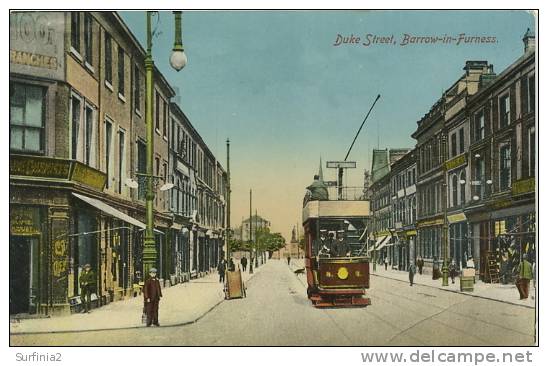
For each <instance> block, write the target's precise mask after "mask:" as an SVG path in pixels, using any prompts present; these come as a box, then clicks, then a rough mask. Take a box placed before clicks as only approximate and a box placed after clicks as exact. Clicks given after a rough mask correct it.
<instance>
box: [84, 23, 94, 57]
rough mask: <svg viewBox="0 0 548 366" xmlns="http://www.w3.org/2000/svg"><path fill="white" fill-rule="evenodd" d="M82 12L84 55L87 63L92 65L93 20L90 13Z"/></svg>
mask: <svg viewBox="0 0 548 366" xmlns="http://www.w3.org/2000/svg"><path fill="white" fill-rule="evenodd" d="M84 14H85V15H84V49H85V55H84V57H85V60H86V62H87V63H88V64H89V65H93V21H92V17H91V14H90V13H84Z"/></svg>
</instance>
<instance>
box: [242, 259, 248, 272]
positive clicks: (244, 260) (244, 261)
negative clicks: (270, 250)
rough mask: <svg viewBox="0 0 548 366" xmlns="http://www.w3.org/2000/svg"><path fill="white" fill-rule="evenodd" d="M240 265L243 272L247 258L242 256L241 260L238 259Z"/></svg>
mask: <svg viewBox="0 0 548 366" xmlns="http://www.w3.org/2000/svg"><path fill="white" fill-rule="evenodd" d="M240 264H241V265H242V271H244V272H245V269H246V268H247V257H246V256H243V257H242V259H240Z"/></svg>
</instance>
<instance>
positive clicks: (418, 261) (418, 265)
mask: <svg viewBox="0 0 548 366" xmlns="http://www.w3.org/2000/svg"><path fill="white" fill-rule="evenodd" d="M423 266H424V260H423V259H422V257H419V259H417V267H419V274H420V275H422V267H423Z"/></svg>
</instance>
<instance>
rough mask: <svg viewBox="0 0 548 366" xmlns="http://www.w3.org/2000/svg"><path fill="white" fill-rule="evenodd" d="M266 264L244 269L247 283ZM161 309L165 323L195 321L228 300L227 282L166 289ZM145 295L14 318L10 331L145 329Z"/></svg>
mask: <svg viewBox="0 0 548 366" xmlns="http://www.w3.org/2000/svg"><path fill="white" fill-rule="evenodd" d="M263 267H264V265H261V266H259V267H258V268H254V273H253V274H249V272H243V273H242V274H243V276H242V277H243V281H244V283H246V284H247V282H248V281H249V280H251V278H252V277H253V276H254V275H255V274H257V273H259V272H260V271H261V269H262V268H263ZM162 295H163V296H162V299H161V300H160V308H159V311H158V320H159V323H160V325H161V326H174V325H186V324H191V323H194V322H196V321H198V320H199V319H201V318H202V317H203V316H204V315H206V314H207V313H208V312H210V311H211V310H212V309H214V308H215V307H216V306H218V305H219V304H220V303H221V302H222V301H224V292H223V285H221V284H220V283H219V275H218V274H217V272H216V271H215V272H213V273H211V274H209V275H206V276H204V277H201V278H198V279H195V280H191V281H190V282H185V283H181V284H177V285H175V286H171V287H166V288H163V289H162ZM142 313H143V297H142V296H137V297H134V298H130V299H126V300H120V301H115V302H111V303H109V304H107V305H104V306H102V307H100V308H97V309H92V311H91V312H90V313H83V314H82V313H76V314H72V315H68V316H55V317H47V318H31V319H10V334H25V333H57V332H85V331H98V330H109V329H127V328H141V327H145V324H143V323H142V322H141V315H142Z"/></svg>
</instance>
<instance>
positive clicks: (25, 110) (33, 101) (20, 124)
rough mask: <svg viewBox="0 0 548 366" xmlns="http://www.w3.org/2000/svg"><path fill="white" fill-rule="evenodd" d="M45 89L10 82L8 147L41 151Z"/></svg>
mask: <svg viewBox="0 0 548 366" xmlns="http://www.w3.org/2000/svg"><path fill="white" fill-rule="evenodd" d="M44 99H45V89H44V88H42V87H38V86H33V85H27V84H19V83H13V84H10V149H12V150H19V151H27V152H43V150H44Z"/></svg>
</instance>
